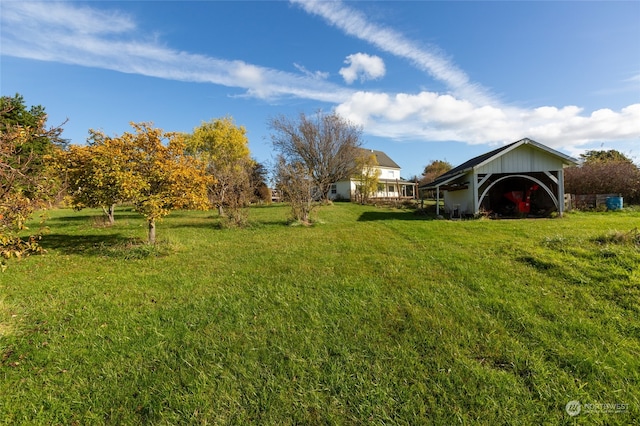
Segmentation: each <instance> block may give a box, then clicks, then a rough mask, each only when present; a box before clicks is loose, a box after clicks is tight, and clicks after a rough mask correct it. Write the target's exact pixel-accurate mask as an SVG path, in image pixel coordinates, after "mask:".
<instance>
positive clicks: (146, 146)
mask: <svg viewBox="0 0 640 426" xmlns="http://www.w3.org/2000/svg"><path fill="white" fill-rule="evenodd" d="M131 126H132V127H133V130H134V132H125V133H124V134H122V136H115V137H109V136H106V135H104V134H103V133H102V132H97V131H91V138H90V143H89V145H88V146H87V147H77V148H76V147H72V148H71V149H70V150H69V152H68V153H66V154H65V155H63V156H62V158H63V160H64V161H62V163H63V164H64V167H65V170H66V171H67V172H68V174H69V182H70V193H71V195H72V197H74V201H75V202H76V203H77V206H78V207H82V206H83V205H91V206H102V207H105V208H108V207H109V206H112V205H113V204H115V203H118V202H130V203H132V204H133V206H134V208H135V210H136V211H137V212H139V213H141V214H142V215H143V216H144V217H145V219H146V220H147V225H148V241H149V243H150V244H154V243H155V241H156V222H157V221H159V220H161V219H162V218H163V217H164V216H166V215H168V214H169V213H170V212H171V211H172V210H176V209H181V208H206V207H207V205H208V203H207V184H208V183H209V178H208V177H207V176H206V174H205V171H204V164H203V163H202V162H201V161H199V160H197V159H194V158H192V157H188V156H186V155H185V152H184V150H185V143H184V138H183V135H181V134H178V133H170V132H164V131H163V130H161V129H157V128H154V127H153V125H152V124H151V123H131Z"/></svg>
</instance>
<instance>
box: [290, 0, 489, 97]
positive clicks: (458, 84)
mask: <svg viewBox="0 0 640 426" xmlns="http://www.w3.org/2000/svg"><path fill="white" fill-rule="evenodd" d="M291 2H292V3H295V4H298V5H299V6H300V7H301V8H302V9H303V10H304V11H306V12H307V13H311V14H314V15H318V16H321V17H322V18H324V19H325V20H326V21H327V22H328V23H329V24H331V25H333V26H335V27H337V28H339V29H341V30H342V31H344V32H345V33H346V34H348V35H350V36H353V37H357V38H359V39H361V40H364V41H367V42H369V43H371V44H372V45H374V46H376V47H377V48H379V49H381V50H383V51H385V52H389V53H391V54H393V55H395V56H398V57H401V58H405V59H408V60H409V61H410V62H411V63H413V64H414V65H415V66H417V67H418V68H419V69H421V70H423V71H425V72H427V73H429V75H431V76H432V77H433V78H435V79H437V80H439V81H441V82H443V83H445V84H446V85H447V86H448V87H449V88H450V90H451V91H452V92H453V93H454V94H455V95H456V96H460V97H463V98H465V99H469V100H471V101H472V102H474V103H480V104H488V103H491V102H493V100H492V99H491V97H490V96H489V95H488V93H487V91H486V90H485V89H484V88H482V87H481V86H480V85H479V84H474V83H472V82H471V81H470V80H469V77H468V76H467V74H466V73H465V72H464V71H462V70H461V69H459V68H458V67H457V66H456V65H455V64H454V63H452V62H451V61H450V60H448V59H447V58H445V57H444V56H442V55H441V54H440V53H439V52H438V50H437V49H435V48H433V49H429V50H426V49H425V48H423V47H422V46H421V45H419V44H417V43H415V42H414V41H412V40H409V39H407V38H406V37H405V36H404V35H402V34H401V33H399V32H397V31H395V30H393V29H391V28H386V27H384V26H381V25H377V24H374V23H371V22H369V21H368V20H367V17H366V16H365V15H364V14H363V13H361V12H359V11H358V10H355V9H352V8H350V7H347V6H346V5H345V4H344V3H342V2H341V1H325V0H291Z"/></svg>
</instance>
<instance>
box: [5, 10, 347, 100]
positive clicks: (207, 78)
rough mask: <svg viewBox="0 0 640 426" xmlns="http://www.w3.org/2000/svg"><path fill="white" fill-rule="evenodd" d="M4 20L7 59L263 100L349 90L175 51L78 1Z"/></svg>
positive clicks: (13, 13) (121, 18) (334, 95)
mask: <svg viewBox="0 0 640 426" xmlns="http://www.w3.org/2000/svg"><path fill="white" fill-rule="evenodd" d="M1 19H2V21H1V22H0V24H1V25H0V28H1V31H2V32H1V35H2V54H3V55H10V56H16V57H21V58H28V59H37V60H44V61H55V62H61V63H67V64H74V65H81V66H87V67H96V68H104V69H110V70H114V71H119V72H123V73H135V74H141V75H146V76H152V77H158V78H165V79H172V80H180V81H190V82H203V83H212V84H219V85H223V86H227V87H236V88H241V89H244V90H246V93H247V94H248V95H250V96H254V97H259V98H265V99H266V98H273V97H279V96H296V97H304V98H309V99H316V100H318V101H322V102H334V103H335V102H340V101H343V100H344V99H346V98H347V97H348V96H349V93H350V92H351V91H350V90H348V89H345V88H343V87H341V86H338V85H335V84H331V83H329V82H327V81H323V79H322V78H319V77H321V76H322V75H321V74H315V75H310V74H309V73H308V72H303V74H294V73H289V72H284V71H279V70H275V69H272V68H267V67H262V66H259V65H254V64H249V63H246V62H244V61H240V60H226V59H219V58H214V57H210V56H205V55H198V54H192V53H188V52H183V51H177V50H174V49H171V48H168V47H166V46H164V45H162V44H159V43H158V42H157V41H155V40H151V41H148V40H145V39H141V38H140V37H139V36H138V35H137V33H136V30H137V25H136V23H135V21H133V20H132V19H131V18H129V17H127V16H125V15H122V14H120V13H117V12H104V11H101V10H99V9H95V8H90V7H79V6H77V4H74V3H38V2H4V3H3V4H2V15H1Z"/></svg>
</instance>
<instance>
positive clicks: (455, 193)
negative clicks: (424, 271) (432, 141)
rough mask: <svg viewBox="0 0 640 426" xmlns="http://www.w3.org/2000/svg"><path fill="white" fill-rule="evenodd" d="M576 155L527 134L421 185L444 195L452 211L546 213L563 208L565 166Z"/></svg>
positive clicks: (452, 213)
mask: <svg viewBox="0 0 640 426" xmlns="http://www.w3.org/2000/svg"><path fill="white" fill-rule="evenodd" d="M575 164H576V160H574V159H573V158H571V157H569V156H567V155H565V154H563V153H561V152H558V151H556V150H554V149H551V148H549V147H548V146H545V145H542V144H541V143H538V142H536V141H533V140H531V139H528V138H525V139H521V140H519V141H517V142H513V143H511V144H508V145H505V146H503V147H501V148H498V149H496V150H493V151H491V152H487V153H486V154H483V155H479V156H478V157H475V158H472V159H471V160H469V161H467V162H465V163H463V164H461V165H459V166H457V167H455V168H453V169H451V170H449V171H448V172H446V173H444V174H443V175H441V176H439V177H438V178H437V179H436V180H434V181H433V182H431V183H428V184H426V185H423V186H421V187H420V189H422V190H435V192H436V196H437V197H438V203H437V210H438V211H437V214H438V215H439V214H440V203H439V195H440V192H442V194H443V196H444V210H445V213H447V214H448V215H449V216H450V217H461V216H464V215H476V214H478V213H480V212H481V211H484V212H490V213H492V214H495V215H499V216H527V215H547V214H549V213H550V212H552V211H557V212H558V213H559V214H560V215H562V213H563V210H564V172H563V169H564V168H565V167H568V166H572V165H575Z"/></svg>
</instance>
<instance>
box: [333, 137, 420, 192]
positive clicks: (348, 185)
mask: <svg viewBox="0 0 640 426" xmlns="http://www.w3.org/2000/svg"><path fill="white" fill-rule="evenodd" d="M363 151H364V152H365V153H371V154H373V155H375V157H376V161H377V163H378V165H377V166H375V168H377V169H378V170H380V175H379V177H378V190H377V191H376V192H375V193H374V194H373V195H372V196H371V197H369V198H378V199H384V198H389V199H399V198H415V196H416V184H415V183H413V182H409V181H406V180H403V179H402V178H401V177H400V170H401V168H400V166H399V165H398V164H397V163H396V162H395V161H393V160H392V159H391V158H390V157H389V156H388V155H387V154H385V153H384V152H382V151H376V150H373V149H363ZM356 185H357V181H356V179H354V178H351V179H349V180H342V181H339V182H336V183H334V184H333V185H331V189H330V191H329V199H331V200H353V199H355V195H356Z"/></svg>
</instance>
